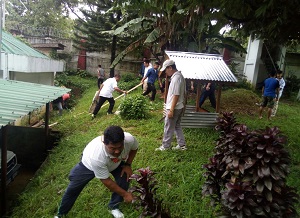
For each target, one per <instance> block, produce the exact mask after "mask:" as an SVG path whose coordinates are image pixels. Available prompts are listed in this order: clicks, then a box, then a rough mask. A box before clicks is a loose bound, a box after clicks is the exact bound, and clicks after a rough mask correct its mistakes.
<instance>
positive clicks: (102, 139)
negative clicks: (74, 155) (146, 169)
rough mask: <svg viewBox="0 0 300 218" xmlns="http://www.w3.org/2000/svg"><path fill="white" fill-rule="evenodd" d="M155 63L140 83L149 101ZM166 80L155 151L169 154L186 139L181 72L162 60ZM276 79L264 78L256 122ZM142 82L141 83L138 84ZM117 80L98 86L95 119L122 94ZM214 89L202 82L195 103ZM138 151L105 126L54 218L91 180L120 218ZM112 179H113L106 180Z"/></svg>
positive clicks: (275, 92)
mask: <svg viewBox="0 0 300 218" xmlns="http://www.w3.org/2000/svg"><path fill="white" fill-rule="evenodd" d="M144 65H145V69H147V66H149V62H148V61H147V60H145V61H144ZM158 68H159V63H155V64H154V66H153V68H149V69H148V70H147V72H146V73H145V72H144V74H143V78H142V80H141V83H143V84H144V85H147V88H145V87H143V88H144V89H143V90H144V92H143V95H147V94H148V93H149V92H151V91H152V96H151V98H150V99H151V100H154V98H155V93H156V91H155V86H154V82H155V80H156V79H157V78H158ZM160 71H161V72H163V73H165V74H166V75H167V76H168V77H169V78H170V84H169V87H168V94H167V96H166V110H167V113H166V117H165V120H164V122H165V123H164V134H163V139H162V144H161V146H159V147H158V148H156V149H155V150H156V151H162V152H163V151H166V150H170V149H171V148H172V150H186V149H187V146H186V141H185V137H184V134H183V131H182V128H181V125H180V121H181V117H182V115H183V112H184V111H183V110H184V103H185V97H186V82H185V78H184V77H183V75H182V73H181V71H179V70H177V68H176V64H175V62H174V61H173V60H166V61H165V62H164V63H163V65H162V67H161V69H160ZM277 77H278V78H277V79H276V78H275V76H274V75H273V74H271V76H270V78H268V79H266V80H265V82H264V88H263V101H262V103H261V105H260V112H259V113H260V118H261V116H262V110H263V108H264V107H266V106H268V108H269V110H268V119H269V118H270V116H271V114H272V113H271V112H272V108H273V106H274V100H276V101H278V100H279V98H280V96H281V94H282V90H283V88H284V83H283V82H282V80H281V78H282V75H281V73H280V72H278V75H277ZM147 79H148V81H147V84H145V83H144V82H145V81H146V80H147ZM119 80H120V75H119V74H116V75H115V77H113V78H109V79H107V80H106V81H105V82H103V83H102V84H100V92H99V95H100V101H99V102H100V103H99V105H97V107H96V108H95V110H94V113H93V115H94V116H95V115H96V114H97V112H98V111H99V109H100V108H101V105H102V104H103V102H104V101H105V100H108V101H109V103H110V107H109V109H108V113H111V112H112V108H113V105H114V101H113V97H112V92H113V91H114V90H116V91H118V92H121V93H126V91H124V90H121V89H119V88H118V86H117V82H118V81H119ZM214 91H215V86H214V84H213V83H207V84H206V85H205V87H204V93H205V94H203V95H202V96H201V99H200V105H202V104H203V102H204V100H205V98H206V97H210V94H209V93H211V92H213V93H214ZM211 103H212V106H213V107H214V108H215V100H211ZM174 134H175V135H176V139H177V145H176V146H174V147H172V145H171V142H172V139H173V135H174ZM137 151H138V141H137V139H136V138H135V137H134V136H133V135H131V134H130V133H128V132H124V131H123V129H122V128H121V127H120V126H114V125H113V126H109V127H107V128H106V129H105V130H104V132H103V135H101V136H97V137H96V138H94V139H93V140H92V141H91V142H89V143H88V144H87V145H86V147H85V149H84V150H83V153H82V157H81V160H80V162H79V163H78V164H76V165H75V166H74V168H73V169H72V170H71V172H70V175H69V180H70V182H69V185H68V187H67V189H66V191H65V193H64V195H63V197H62V201H61V204H60V206H59V210H58V213H57V215H56V216H55V218H60V217H63V216H64V215H66V214H68V212H69V211H70V210H71V208H72V207H73V205H74V203H75V201H76V199H77V198H78V196H79V194H80V193H81V191H82V190H83V188H84V187H85V186H86V185H87V184H88V183H89V182H90V181H91V180H92V179H93V178H95V177H96V178H97V179H99V180H100V181H101V183H102V184H104V185H105V186H106V187H107V188H108V189H109V190H110V191H111V192H112V195H111V198H110V201H109V203H108V208H109V212H110V213H111V214H112V216H113V217H115V218H123V217H124V214H123V213H122V212H121V211H120V209H119V205H120V203H121V202H123V201H125V202H127V203H131V202H132V201H133V200H134V196H133V195H132V193H131V192H129V191H128V187H129V178H130V176H131V175H132V173H133V172H132V168H131V165H132V163H133V161H134V158H135V156H136V154H137ZM110 175H112V176H113V177H114V180H112V179H111V178H110Z"/></svg>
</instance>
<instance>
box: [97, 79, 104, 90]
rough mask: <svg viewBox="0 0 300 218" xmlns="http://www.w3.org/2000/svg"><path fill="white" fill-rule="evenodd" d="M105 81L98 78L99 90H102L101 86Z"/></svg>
mask: <svg viewBox="0 0 300 218" xmlns="http://www.w3.org/2000/svg"><path fill="white" fill-rule="evenodd" d="M103 81H104V79H102V78H98V81H97V85H98V89H100V85H101V84H102V83H103Z"/></svg>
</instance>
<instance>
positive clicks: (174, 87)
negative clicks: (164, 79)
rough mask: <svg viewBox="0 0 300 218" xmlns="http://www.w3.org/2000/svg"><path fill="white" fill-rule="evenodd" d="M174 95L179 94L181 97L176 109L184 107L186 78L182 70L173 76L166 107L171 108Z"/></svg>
mask: <svg viewBox="0 0 300 218" xmlns="http://www.w3.org/2000/svg"><path fill="white" fill-rule="evenodd" d="M174 95H179V99H178V101H177V104H176V106H175V108H174V109H182V108H183V107H184V98H185V79H184V77H183V76H182V74H181V72H180V71H177V72H175V73H174V74H173V75H172V77H171V82H170V86H169V90H168V96H167V101H166V109H171V106H172V101H173V97H174Z"/></svg>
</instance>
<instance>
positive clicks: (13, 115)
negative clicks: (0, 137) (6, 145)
mask: <svg viewBox="0 0 300 218" xmlns="http://www.w3.org/2000/svg"><path fill="white" fill-rule="evenodd" d="M69 91H71V89H67V88H62V87H55V86H47V85H41V84H36V83H28V82H20V81H15V80H3V79H0V129H1V128H2V126H5V125H8V124H11V123H13V122H14V121H16V119H18V118H20V117H23V116H25V115H27V114H29V113H30V112H32V111H34V110H36V109H39V108H40V107H42V106H44V105H45V104H46V103H48V102H51V101H53V100H55V99H57V98H58V97H60V96H62V95H63V94H65V93H67V92H69Z"/></svg>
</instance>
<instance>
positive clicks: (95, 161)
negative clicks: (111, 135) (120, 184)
mask: <svg viewBox="0 0 300 218" xmlns="http://www.w3.org/2000/svg"><path fill="white" fill-rule="evenodd" d="M124 135H125V139H124V149H123V151H122V153H121V154H120V156H119V157H118V159H119V161H118V162H116V163H115V162H113V161H112V159H111V158H115V157H114V156H112V155H110V154H108V153H107V152H106V150H105V145H104V143H103V136H98V137H97V138H94V139H93V140H92V141H91V142H90V143H89V144H88V145H87V146H86V147H85V149H84V150H83V154H82V159H81V162H82V163H83V165H84V166H85V167H86V168H88V169H89V170H91V171H93V172H94V173H95V177H96V178H98V179H107V178H108V177H109V173H110V172H111V171H113V170H115V169H116V168H117V167H118V166H119V165H120V163H121V161H122V160H123V161H126V160H127V158H128V155H129V152H130V151H131V150H137V149H138V142H137V140H136V139H135V137H133V136H132V135H131V134H130V133H128V132H124Z"/></svg>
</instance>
